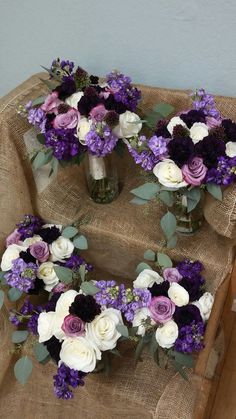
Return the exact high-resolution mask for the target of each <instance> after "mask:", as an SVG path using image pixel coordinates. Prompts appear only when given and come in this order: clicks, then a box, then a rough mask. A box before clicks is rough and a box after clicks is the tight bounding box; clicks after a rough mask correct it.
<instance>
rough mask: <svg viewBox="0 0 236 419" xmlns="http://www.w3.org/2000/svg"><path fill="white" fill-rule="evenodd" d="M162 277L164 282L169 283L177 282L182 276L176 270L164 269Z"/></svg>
mask: <svg viewBox="0 0 236 419" xmlns="http://www.w3.org/2000/svg"><path fill="white" fill-rule="evenodd" d="M163 277H164V279H165V280H166V281H169V282H170V283H171V282H179V281H180V280H181V279H182V278H183V276H182V275H181V274H180V273H179V271H178V269H176V268H165V269H164V270H163Z"/></svg>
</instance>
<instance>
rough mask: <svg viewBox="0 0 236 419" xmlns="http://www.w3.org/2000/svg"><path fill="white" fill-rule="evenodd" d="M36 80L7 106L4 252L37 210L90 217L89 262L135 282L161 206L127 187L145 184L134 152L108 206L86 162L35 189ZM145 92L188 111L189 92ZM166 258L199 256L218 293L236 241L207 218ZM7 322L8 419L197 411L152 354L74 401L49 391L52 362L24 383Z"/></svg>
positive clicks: (48, 215)
mask: <svg viewBox="0 0 236 419" xmlns="http://www.w3.org/2000/svg"><path fill="white" fill-rule="evenodd" d="M40 76H41V77H42V76H43V77H45V75H42V74H40ZM38 77H39V75H35V76H33V77H31V78H30V79H29V80H27V81H26V82H25V83H23V84H22V85H21V86H19V87H18V88H17V89H15V90H14V91H13V92H11V93H10V94H9V95H7V96H6V97H5V98H3V100H2V103H1V122H0V130H1V141H0V147H1V152H0V160H1V164H0V188H1V190H0V192H1V202H0V205H1V207H0V208H1V220H0V235H1V236H0V238H1V248H3V247H4V244H3V239H4V237H5V236H6V234H7V233H9V231H10V230H11V229H12V228H13V227H14V224H15V223H16V222H17V221H18V220H19V219H20V218H21V217H22V214H24V213H29V212H34V213H38V214H40V215H41V216H42V217H43V218H44V219H45V220H48V221H55V222H58V223H59V222H61V223H63V224H67V223H70V222H71V221H74V220H76V219H78V218H81V217H82V218H83V217H84V216H88V217H89V219H90V222H89V224H87V225H85V226H83V227H82V229H83V232H84V233H85V234H86V236H87V237H88V240H89V251H88V252H87V253H86V255H87V259H88V260H90V262H92V263H94V265H95V266H97V267H98V268H101V269H103V270H104V269H105V270H106V272H108V273H109V274H110V275H117V276H119V277H121V278H122V277H123V278H126V279H128V280H131V279H133V278H134V269H135V266H136V265H137V263H138V262H139V261H141V260H142V257H143V252H144V251H145V250H146V249H148V248H151V249H153V250H158V249H159V250H160V246H159V245H158V243H157V242H158V240H160V239H161V238H162V236H161V232H160V228H159V219H160V216H161V214H162V213H163V210H164V209H163V208H161V207H160V206H158V205H156V204H154V205H150V206H148V208H147V209H144V207H137V206H134V205H131V204H130V203H129V201H130V199H131V195H130V193H129V191H130V189H132V188H133V187H136V186H137V185H138V184H139V183H142V180H141V179H140V176H139V168H137V166H136V165H135V164H134V162H133V161H132V159H131V157H130V156H129V155H128V153H126V154H125V156H124V158H123V159H119V158H118V159H117V164H118V166H119V169H120V179H121V184H122V190H121V194H120V196H119V197H118V199H117V200H116V201H114V202H113V203H111V204H109V205H106V206H100V205H97V204H94V203H93V202H92V201H91V200H90V199H89V197H88V194H87V189H86V184H85V179H84V176H83V168H82V167H79V168H78V167H69V168H67V169H65V170H61V171H60V172H59V174H58V177H57V179H56V180H54V181H53V182H52V183H51V184H50V185H49V186H48V188H46V189H45V190H44V191H43V193H40V194H39V193H37V187H36V185H35V183H34V180H33V176H32V170H31V165H30V162H29V159H28V157H27V153H26V149H25V145H24V142H23V135H24V133H25V132H26V131H27V130H28V129H29V128H30V127H29V125H28V123H27V122H26V121H25V120H24V119H22V117H21V116H19V115H17V113H16V110H17V108H18V106H19V104H22V103H23V104H24V103H26V102H27V101H28V100H29V99H32V98H34V97H37V96H38V95H39V94H43V93H45V92H46V90H45V87H44V86H43V84H42V83H41V82H40V81H39V78H38ZM142 90H143V95H144V100H143V103H142V106H143V107H146V108H151V107H152V105H153V104H155V103H157V102H160V101H167V102H169V103H172V104H174V106H175V108H176V110H181V109H185V108H187V107H188V106H189V104H190V103H189V97H188V95H187V94H186V92H180V91H173V90H165V89H155V88H147V87H143V86H142ZM217 102H218V103H219V108H220V110H222V111H224V114H225V115H226V116H231V117H233V116H234V115H233V111H234V112H235V110H234V109H235V108H236V107H235V102H234V106H233V105H232V106H231V108H230V106H227V105H226V102H227V98H222V101H221V100H220V98H217ZM229 102H230V103H231V102H232V100H231V99H229ZM234 107H235V108H234ZM230 112H231V113H230ZM169 254H170V256H171V257H172V258H174V259H176V260H178V259H181V258H182V257H190V258H192V259H200V260H201V261H202V262H203V263H204V265H205V267H206V276H207V278H208V288H209V289H210V290H211V291H212V292H215V291H216V290H217V288H218V287H219V285H220V284H221V283H222V281H223V279H224V278H225V276H226V274H227V273H228V272H229V271H230V269H231V266H232V260H233V254H234V252H233V242H232V240H229V239H228V238H226V237H223V236H219V235H218V234H217V233H216V232H215V231H214V230H213V229H212V228H211V227H210V226H209V225H208V224H207V223H205V225H204V226H203V228H202V229H201V230H200V231H199V232H198V233H197V234H196V235H195V236H193V237H192V238H189V237H188V238H186V237H181V238H180V240H179V243H178V247H177V248H176V249H174V250H172V251H170V252H169ZM6 321H7V320H6V316H5V315H4V313H3V314H2V327H3V332H2V333H1V337H2V342H1V344H2V347H1V357H0V363H1V365H0V368H1V369H0V371H1V377H2V381H1V382H2V385H1V404H0V406H1V412H4V416H2V417H4V418H15V417H17V418H19V417H20V418H21V417H22V418H31V417H32V416H30V415H31V412H32V411H33V409H34V408H35V410H36V412H34V414H33V416H34V417H36V418H43V417H45V416H46V415H47V416H48V417H49V418H54V417H55V418H60V417H64V416H65V415H69V414H70V413H71V414H73V416H74V417H76V418H82V417H83V418H93V417H96V418H99V419H100V418H101V419H105V418H109V419H110V418H111V419H113V418H131V417H136V418H141V417H142V418H163V419H164V418H170V417H171V418H181V419H185V418H191V417H192V414H193V406H194V400H195V397H196V391H197V390H196V388H195V387H194V386H192V385H191V383H187V382H185V381H183V379H182V378H181V377H179V376H178V375H175V374H174V372H173V371H172V370H169V371H162V370H158V369H157V368H156V367H154V366H153V364H152V361H151V360H150V359H149V358H148V357H147V358H146V360H145V362H143V363H142V364H139V365H138V366H137V367H135V368H134V365H133V364H132V362H130V360H129V356H127V357H125V358H124V359H122V361H120V360H118V361H117V363H120V367H119V369H118V368H115V371H114V374H113V375H112V377H111V378H109V379H104V377H103V376H100V375H97V376H91V377H88V380H87V383H86V386H85V388H83V389H81V390H79V391H78V395H77V396H76V398H75V400H74V401H70V402H68V403H65V402H62V401H58V400H55V399H54V398H53V396H52V395H51V376H52V375H53V371H54V370H53V368H54V367H50V368H46V369H43V368H42V367H40V366H38V367H37V368H36V371H35V374H34V377H33V378H32V379H31V380H30V383H29V384H28V385H27V386H26V387H24V388H22V387H21V386H19V384H17V383H16V382H15V381H14V377H13V372H12V364H13V358H12V355H11V354H10V353H9V350H8V349H9V331H8V327H7V324H6ZM1 377H0V379H1ZM19 406H21V411H20V413H19V411H18V409H19ZM22 409H23V410H22ZM19 415H21V416H19Z"/></svg>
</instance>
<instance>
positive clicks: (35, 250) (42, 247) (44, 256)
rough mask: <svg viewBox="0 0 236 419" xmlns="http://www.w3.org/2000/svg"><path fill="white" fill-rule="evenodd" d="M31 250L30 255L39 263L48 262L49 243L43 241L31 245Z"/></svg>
mask: <svg viewBox="0 0 236 419" xmlns="http://www.w3.org/2000/svg"><path fill="white" fill-rule="evenodd" d="M29 249H30V254H31V255H32V256H33V257H34V258H35V259H37V260H38V261H39V262H46V260H48V258H49V247H48V244H47V243H45V242H43V241H39V242H36V243H33V244H31V246H30V247H29Z"/></svg>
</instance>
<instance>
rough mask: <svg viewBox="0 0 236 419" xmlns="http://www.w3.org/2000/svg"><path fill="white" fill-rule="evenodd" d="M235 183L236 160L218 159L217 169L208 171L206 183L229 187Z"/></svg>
mask: <svg viewBox="0 0 236 419" xmlns="http://www.w3.org/2000/svg"><path fill="white" fill-rule="evenodd" d="M235 181H236V158H235V157H234V158H228V157H219V158H218V164H217V168H212V169H210V170H208V172H207V175H206V183H216V184H217V185H224V186H229V185H231V183H234V182H235Z"/></svg>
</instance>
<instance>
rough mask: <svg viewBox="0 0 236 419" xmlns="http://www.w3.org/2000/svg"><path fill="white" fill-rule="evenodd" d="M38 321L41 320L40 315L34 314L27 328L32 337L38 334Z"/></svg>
mask: <svg viewBox="0 0 236 419" xmlns="http://www.w3.org/2000/svg"><path fill="white" fill-rule="evenodd" d="M38 319H39V313H34V314H33V315H32V316H31V317H30V319H29V321H28V324H27V328H28V329H29V331H30V332H31V333H32V335H37V334H38Z"/></svg>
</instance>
